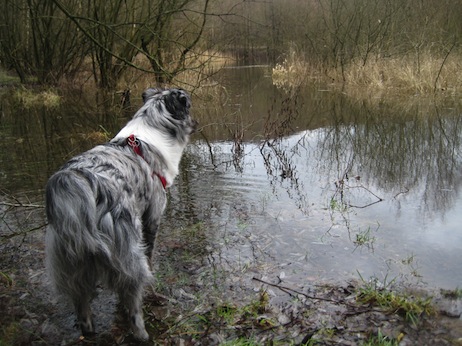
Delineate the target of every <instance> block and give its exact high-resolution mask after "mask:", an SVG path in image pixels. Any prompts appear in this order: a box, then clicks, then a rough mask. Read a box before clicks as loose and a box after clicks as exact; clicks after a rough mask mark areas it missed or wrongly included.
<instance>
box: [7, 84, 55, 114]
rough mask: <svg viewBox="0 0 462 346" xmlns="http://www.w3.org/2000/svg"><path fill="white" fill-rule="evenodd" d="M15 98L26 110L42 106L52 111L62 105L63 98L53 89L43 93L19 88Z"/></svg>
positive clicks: (42, 91)
mask: <svg viewBox="0 0 462 346" xmlns="http://www.w3.org/2000/svg"><path fill="white" fill-rule="evenodd" d="M14 97H15V98H16V99H17V100H18V101H19V102H20V103H21V105H22V106H23V107H24V108H26V109H30V108H33V107H40V106H43V107H45V108H49V109H50V108H56V107H58V106H59V105H60V104H61V96H59V95H58V94H57V93H56V91H55V90H53V89H51V88H50V89H46V90H41V91H37V90H34V89H26V88H18V89H17V90H16V91H15V94H14Z"/></svg>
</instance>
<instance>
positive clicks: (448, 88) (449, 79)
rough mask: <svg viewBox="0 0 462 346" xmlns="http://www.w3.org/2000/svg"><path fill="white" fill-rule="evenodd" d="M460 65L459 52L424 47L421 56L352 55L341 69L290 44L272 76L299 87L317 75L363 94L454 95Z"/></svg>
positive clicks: (461, 80) (460, 84)
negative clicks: (441, 52)
mask: <svg viewBox="0 0 462 346" xmlns="http://www.w3.org/2000/svg"><path fill="white" fill-rule="evenodd" d="M461 68H462V62H461V59H460V57H459V56H458V55H457V53H454V54H451V55H448V56H444V57H443V56H435V54H433V53H432V52H430V51H423V52H419V55H418V56H417V55H416V56H414V55H411V54H409V55H403V56H396V57H393V58H384V57H381V56H378V55H377V56H371V57H369V59H368V60H367V61H366V62H364V61H363V60H362V59H353V60H351V61H350V62H349V63H347V64H345V65H344V66H343V69H340V68H334V67H329V66H316V65H312V64H311V63H310V62H309V61H307V59H306V58H305V56H304V54H303V53H302V52H300V51H298V50H296V49H294V48H289V51H288V53H287V56H286V58H285V60H284V61H283V62H282V63H281V64H278V65H276V67H274V68H273V72H272V77H273V84H274V85H276V86H284V87H286V88H289V87H290V88H296V87H298V86H299V85H301V84H303V83H305V82H307V81H309V80H313V79H315V80H317V81H319V82H320V83H324V84H329V85H330V86H334V87H335V86H336V85H337V86H338V87H339V88H340V89H342V91H343V92H346V93H347V94H352V95H354V94H355V93H358V92H359V93H360V94H364V91H365V90H366V91H367V92H366V94H372V95H375V96H382V95H384V94H385V95H387V94H390V95H393V96H395V95H403V96H410V95H429V94H435V93H440V94H443V95H451V96H454V95H456V94H458V93H460V92H462V76H461V75H460V73H459V71H460V70H461ZM314 71H317V72H314ZM321 71H323V72H322V73H321ZM358 96H359V95H358Z"/></svg>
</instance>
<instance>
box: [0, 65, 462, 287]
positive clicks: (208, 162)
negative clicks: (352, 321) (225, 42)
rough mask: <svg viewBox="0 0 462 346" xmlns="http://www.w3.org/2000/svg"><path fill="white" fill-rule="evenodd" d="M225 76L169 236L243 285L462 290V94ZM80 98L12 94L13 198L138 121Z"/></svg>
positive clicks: (204, 105)
mask: <svg viewBox="0 0 462 346" xmlns="http://www.w3.org/2000/svg"><path fill="white" fill-rule="evenodd" d="M220 77H221V78H222V81H223V85H224V88H223V89H222V90H221V91H216V90H215V91H213V92H214V93H219V94H220V95H219V97H215V98H214V99H219V101H217V102H212V101H210V100H206V99H199V98H196V99H195V100H194V105H193V107H194V108H193V112H194V116H195V118H197V119H198V120H199V122H200V123H201V125H202V132H201V133H199V134H197V135H196V136H195V139H194V141H193V143H192V144H191V145H190V146H189V147H188V150H187V153H186V154H185V157H184V159H183V161H182V165H181V173H180V176H179V177H178V178H177V181H176V185H175V186H174V187H172V189H171V190H170V203H169V207H168V210H167V212H166V216H165V220H164V225H163V228H162V229H163V231H162V232H163V236H161V240H162V239H163V238H164V239H163V241H168V238H169V234H173V233H176V232H178V230H180V231H181V230H186V232H189V233H188V234H189V235H188V236H191V237H195V236H199V237H200V239H201V242H200V243H195V242H194V240H193V239H191V242H192V243H194V244H195V246H198V247H200V249H199V248H198V249H197V257H198V258H199V260H198V261H196V262H195V266H196V268H194V270H195V271H196V272H200V271H201V270H202V271H203V272H206V270H205V269H204V268H207V267H210V266H213V267H216V266H217V265H218V264H219V266H220V267H221V268H222V269H223V270H224V271H226V272H227V273H228V274H227V275H228V279H229V280H231V281H232V277H233V274H235V275H236V277H237V276H238V275H244V276H247V278H251V277H252V276H257V277H263V278H266V279H268V280H269V281H272V282H278V280H281V281H283V282H285V283H293V284H297V283H310V282H312V283H316V282H319V281H330V282H338V281H343V280H347V279H350V278H356V279H358V278H360V277H363V278H365V279H368V278H370V277H377V278H378V279H379V280H385V278H387V280H391V279H392V278H399V279H400V280H408V281H410V282H413V283H425V284H427V285H428V286H429V287H442V288H448V289H453V288H456V287H462V270H461V266H462V228H461V226H460V224H461V222H462V199H461V197H460V187H461V182H462V179H461V178H462V177H461V173H462V170H461V168H462V167H461V164H462V158H461V149H462V148H461V130H462V122H461V119H462V118H461V108H460V105H459V104H458V103H456V102H454V101H453V100H447V101H445V102H441V101H439V102H429V101H428V100H421V99H418V98H417V97H416V98H415V100H414V99H413V98H412V99H410V100H409V99H406V100H399V101H396V102H393V103H391V104H390V103H386V102H382V101H380V100H379V99H376V98H373V97H365V98H364V99H363V100H360V101H358V100H357V99H356V100H352V99H350V98H349V97H348V96H347V95H345V94H343V93H335V92H333V91H330V90H329V88H326V87H316V88H305V89H303V88H302V89H298V90H291V91H284V90H280V89H277V88H276V87H274V86H273V85H272V81H271V74H270V70H269V69H268V68H265V67H255V68H241V69H228V70H224V71H223V72H222V74H221V76H220ZM211 93H212V91H211ZM75 98H76V99H77V101H76V100H72V102H69V103H67V102H66V104H64V105H62V106H61V107H59V108H58V109H52V110H47V109H45V108H43V107H35V108H33V109H25V108H24V107H22V106H20V105H19V104H18V102H16V101H14V100H13V97H12V96H11V94H4V95H3V98H2V117H1V122H0V131H1V133H2V138H1V139H0V145H1V156H0V186H1V188H2V190H3V192H4V193H7V194H9V195H14V196H17V197H18V198H22V199H27V200H30V201H33V202H36V203H43V198H42V194H43V186H44V184H45V183H46V180H47V178H48V176H49V175H50V174H51V173H52V172H54V171H55V170H56V169H57V168H58V167H59V166H60V165H61V164H62V163H63V162H64V161H65V160H67V159H68V158H70V157H71V156H72V155H75V154H77V153H78V152H81V151H83V150H85V149H87V148H89V147H91V146H93V145H95V144H96V143H98V142H99V141H101V137H100V133H101V131H102V129H104V130H106V131H108V132H110V133H116V132H117V129H118V128H119V127H120V126H122V125H123V124H124V123H125V122H126V121H127V118H126V115H124V114H119V113H118V115H114V111H113V110H110V108H108V107H106V106H105V102H106V101H105V99H104V98H102V99H98V98H97V97H96V96H95V97H94V99H92V100H90V101H89V100H88V99H87V98H85V97H83V96H80V95H76V96H75ZM133 98H134V101H133V103H136V102H140V100H139V99H138V98H136V99H135V95H134V97H133ZM84 102H86V103H84ZM95 105H96V106H95ZM129 113H130V112H129ZM131 113H132V112H131ZM39 222H40V221H37V223H39ZM193 228H194V229H195V230H196V231H197V230H199V232H200V234H199V235H197V234H196V235H194V234H193V235H191V229H193ZM1 231H2V232H7V231H6V230H5V229H2V230H1ZM190 263H192V262H191V261H190Z"/></svg>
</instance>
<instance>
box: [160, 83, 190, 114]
mask: <svg viewBox="0 0 462 346" xmlns="http://www.w3.org/2000/svg"><path fill="white" fill-rule="evenodd" d="M165 107H166V108H167V110H168V111H169V112H170V114H171V115H172V116H173V117H174V118H175V119H183V118H185V117H186V116H187V115H188V114H189V108H191V99H190V97H189V95H188V93H187V92H186V91H184V90H181V89H171V90H170V93H169V94H168V95H166V96H165Z"/></svg>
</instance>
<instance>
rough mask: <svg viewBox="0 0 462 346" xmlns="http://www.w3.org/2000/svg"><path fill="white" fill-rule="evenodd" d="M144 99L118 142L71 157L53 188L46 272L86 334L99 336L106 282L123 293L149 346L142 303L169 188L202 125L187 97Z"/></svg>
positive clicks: (171, 93) (168, 93)
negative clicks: (95, 310) (96, 307)
mask: <svg viewBox="0 0 462 346" xmlns="http://www.w3.org/2000/svg"><path fill="white" fill-rule="evenodd" d="M143 100H144V105H143V106H142V107H141V108H140V109H139V110H138V111H137V113H136V114H135V115H134V117H133V119H132V120H130V121H129V122H128V123H127V125H126V126H125V127H124V128H123V129H122V130H121V131H120V132H119V133H118V134H117V135H116V136H115V137H114V139H112V140H111V141H110V142H108V143H106V144H103V145H98V146H97V147H95V148H93V149H91V150H89V151H87V152H84V153H83V154H80V155H78V156H76V157H74V158H72V159H71V160H70V161H68V162H67V163H66V164H65V165H64V166H63V167H61V169H60V170H59V171H58V172H56V173H55V174H54V175H53V176H51V178H50V179H49V181H48V184H47V186H46V213H47V218H48V222H49V226H48V230H47V233H46V255H47V267H48V270H49V274H50V277H51V279H52V281H53V283H54V285H55V287H56V289H57V291H58V292H59V293H62V294H63V295H65V296H67V297H69V298H70V299H71V300H72V303H73V304H74V307H75V310H76V313H77V319H78V324H79V325H80V328H81V331H82V333H83V334H84V335H88V334H92V333H94V324H93V320H92V313H91V308H90V302H91V299H92V297H93V296H94V293H95V289H96V285H97V284H98V283H102V284H103V285H105V286H106V287H108V288H109V289H112V290H113V291H115V292H116V293H118V295H119V300H120V302H121V303H122V304H123V305H124V306H125V307H126V308H127V311H128V317H129V322H130V326H131V329H132V331H133V334H134V336H135V337H136V338H137V339H139V340H147V339H148V333H147V332H146V328H145V326H144V321H143V312H142V297H143V289H144V287H145V285H146V284H147V283H148V282H149V281H150V280H151V279H152V274H151V270H150V261H151V256H152V250H153V246H154V240H155V237H156V232H157V229H158V227H159V223H160V219H161V215H162V213H163V211H164V209H165V205H166V192H165V188H167V187H169V186H170V185H172V182H173V180H174V178H175V176H176V175H177V174H178V168H179V167H178V166H179V163H180V160H181V156H182V153H183V150H184V149H185V147H186V144H187V143H188V141H189V137H190V135H191V134H192V133H193V132H194V130H195V128H196V126H197V123H196V121H194V120H193V119H192V118H191V116H190V114H189V109H190V106H191V102H190V97H189V95H188V94H187V93H186V92H185V91H183V90H180V89H167V90H160V89H148V90H146V91H145V92H144V93H143Z"/></svg>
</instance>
